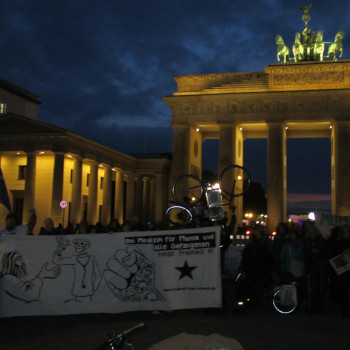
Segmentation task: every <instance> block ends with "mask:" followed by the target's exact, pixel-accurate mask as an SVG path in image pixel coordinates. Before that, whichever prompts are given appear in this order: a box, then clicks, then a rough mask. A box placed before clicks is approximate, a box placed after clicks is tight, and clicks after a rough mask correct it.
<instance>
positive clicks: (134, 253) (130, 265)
mask: <svg viewBox="0 0 350 350" xmlns="http://www.w3.org/2000/svg"><path fill="white" fill-rule="evenodd" d="M106 266H107V269H106V270H104V272H103V277H104V279H105V281H106V283H107V285H108V287H109V289H110V290H111V291H112V293H113V294H114V295H115V296H116V297H117V298H118V299H119V300H121V301H125V302H130V301H131V302H133V301H143V302H144V301H161V300H165V298H164V297H163V296H162V294H161V293H160V292H159V291H158V289H157V288H156V286H155V264H154V262H152V261H151V260H149V259H148V258H147V257H146V256H145V255H144V254H143V252H142V251H141V250H140V249H139V248H138V247H136V246H134V245H131V246H128V247H127V248H126V249H125V250H124V249H119V250H117V251H116V252H115V254H114V257H113V258H112V259H109V260H108V261H107V263H106Z"/></svg>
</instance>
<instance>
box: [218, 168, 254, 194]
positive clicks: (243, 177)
mask: <svg viewBox="0 0 350 350" xmlns="http://www.w3.org/2000/svg"><path fill="white" fill-rule="evenodd" d="M219 181H220V186H221V190H222V191H223V192H224V193H225V194H226V195H228V196H230V197H238V196H242V195H243V194H244V193H246V192H247V191H248V189H249V186H250V181H251V178H250V174H249V172H248V170H247V169H246V168H244V167H242V166H240V165H229V166H227V167H226V168H224V170H223V171H222V172H221V174H220V177H219Z"/></svg>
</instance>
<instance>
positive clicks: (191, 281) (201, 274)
mask: <svg viewBox="0 0 350 350" xmlns="http://www.w3.org/2000/svg"><path fill="white" fill-rule="evenodd" d="M219 245H220V228H219V227H207V228H200V229H191V230H172V231H151V232H120V233H119V232H118V233H114V234H90V235H66V236H0V317H12V316H26V315H63V314H78V313H105V312H106V313H119V312H126V311H140V310H175V309H187V308H202V307H205V308H209V307H220V306H221V274H220V247H219Z"/></svg>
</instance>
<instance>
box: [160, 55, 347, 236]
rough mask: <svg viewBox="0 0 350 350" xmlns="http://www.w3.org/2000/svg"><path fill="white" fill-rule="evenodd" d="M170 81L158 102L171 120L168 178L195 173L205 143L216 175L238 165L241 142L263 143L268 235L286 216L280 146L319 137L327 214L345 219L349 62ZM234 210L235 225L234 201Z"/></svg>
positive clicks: (283, 161)
mask: <svg viewBox="0 0 350 350" xmlns="http://www.w3.org/2000/svg"><path fill="white" fill-rule="evenodd" d="M175 81H176V82H177V91H176V92H174V94H173V95H172V96H167V97H164V100H165V102H166V104H167V105H168V106H169V107H170V108H171V110H172V115H173V120H172V127H173V130H174V146H173V170H172V176H173V179H175V178H176V177H177V176H180V175H182V174H186V173H192V174H196V175H199V174H201V171H202V166H201V160H202V151H201V148H202V147H201V145H202V142H203V141H205V140H206V139H219V140H220V141H219V142H220V147H219V164H218V168H219V171H220V170H221V169H222V168H223V167H225V166H226V165H228V164H232V163H235V164H239V165H243V164H244V163H243V144H244V140H245V139H248V138H266V139H267V140H268V142H267V144H268V146H267V147H268V150H267V155H268V159H267V173H268V174H267V179H268V180H267V182H268V183H267V197H268V198H267V200H268V213H267V214H268V229H269V231H272V230H274V228H275V227H276V225H277V224H278V222H282V221H283V222H285V221H286V215H287V212H286V188H287V187H286V165H287V154H286V140H287V139H288V138H308V137H318V138H319V137H326V138H329V139H331V144H332V159H331V166H332V176H331V183H332V185H331V186H332V211H333V213H334V214H337V215H350V182H349V180H348V179H349V178H350V152H349V150H350V61H347V60H341V61H334V62H329V61H328V62H300V63H286V64H270V65H269V66H268V67H266V68H265V70H264V71H263V72H248V73H227V74H203V75H185V76H176V77H175ZM197 130H198V131H197ZM208 156H210V155H208ZM253 180H254V179H253ZM236 205H237V211H236V214H237V219H238V222H240V221H239V220H241V219H242V199H241V198H238V199H237V203H236Z"/></svg>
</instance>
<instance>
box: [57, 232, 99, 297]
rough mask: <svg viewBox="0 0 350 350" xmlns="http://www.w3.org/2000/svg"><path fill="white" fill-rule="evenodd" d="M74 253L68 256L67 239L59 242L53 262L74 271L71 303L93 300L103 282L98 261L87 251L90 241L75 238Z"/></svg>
mask: <svg viewBox="0 0 350 350" xmlns="http://www.w3.org/2000/svg"><path fill="white" fill-rule="evenodd" d="M72 243H73V246H74V253H73V255H71V256H67V254H69V253H68V250H66V251H65V249H66V247H67V245H69V242H68V241H67V240H65V239H61V240H60V241H58V247H57V250H56V251H55V252H54V257H53V262H54V263H55V264H57V265H71V266H72V267H73V271H74V280H73V286H72V290H71V294H72V295H73V298H72V299H68V300H66V301H65V302H70V301H78V302H81V301H85V300H89V301H91V300H92V296H93V295H94V293H95V291H96V290H97V289H98V287H99V285H100V282H101V279H102V278H101V273H100V271H99V268H98V265H97V262H96V259H95V257H94V256H93V255H89V254H88V252H87V251H86V250H87V249H88V248H89V247H90V241H89V240H88V239H86V238H75V239H73V241H72Z"/></svg>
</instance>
